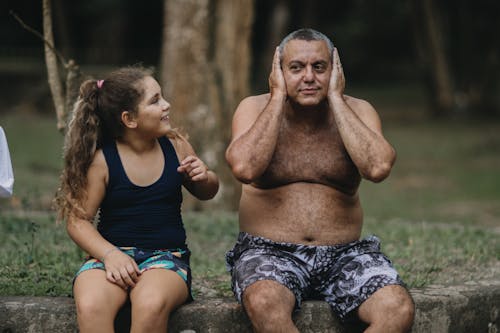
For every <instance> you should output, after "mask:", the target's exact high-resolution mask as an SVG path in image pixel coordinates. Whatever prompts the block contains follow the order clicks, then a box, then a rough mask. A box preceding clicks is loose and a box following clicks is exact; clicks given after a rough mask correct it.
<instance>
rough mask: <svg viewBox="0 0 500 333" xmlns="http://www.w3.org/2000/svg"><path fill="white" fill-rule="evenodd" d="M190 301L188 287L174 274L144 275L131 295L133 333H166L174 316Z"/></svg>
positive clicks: (158, 270) (149, 272)
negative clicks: (172, 315)
mask: <svg viewBox="0 0 500 333" xmlns="http://www.w3.org/2000/svg"><path fill="white" fill-rule="evenodd" d="M187 298H188V287H187V284H186V282H184V280H183V279H182V278H181V277H180V276H179V275H178V274H177V273H175V272H174V271H170V270H167V269H163V268H155V269H150V270H147V271H145V272H143V273H142V274H141V276H140V278H139V282H138V283H137V284H136V286H135V287H134V288H132V289H131V291H130V302H131V303H132V325H131V328H130V332H132V333H139V332H147V333H153V332H162V333H165V332H166V331H167V322H168V317H169V315H170V312H172V310H174V309H175V308H177V307H178V306H179V305H181V304H183V303H184V302H185V301H186V300H187Z"/></svg>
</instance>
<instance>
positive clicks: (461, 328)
mask: <svg viewBox="0 0 500 333" xmlns="http://www.w3.org/2000/svg"><path fill="white" fill-rule="evenodd" d="M411 294H412V296H413V298H414V300H415V304H416V308H417V312H416V318H415V323H414V326H413V330H412V332H414V333H441V332H453V333H462V332H463V333H476V332H485V333H500V316H499V312H500V280H495V281H481V282H475V283H468V284H465V285H461V286H452V287H443V286H431V287H428V288H425V289H412V290H411ZM294 320H295V323H296V324H297V327H298V328H299V330H300V331H301V332H305V333H313V332H314V333H346V332H361V331H362V330H363V326H362V325H359V324H358V325H357V326H356V325H355V326H349V327H344V326H342V325H341V324H340V323H339V321H338V320H337V318H336V317H335V316H334V315H333V314H332V313H331V311H330V309H329V307H328V305H327V304H326V303H324V302H316V301H309V302H305V303H304V306H303V308H302V310H301V311H300V312H299V313H297V314H296V315H295V316H294ZM128 321H129V314H128V313H127V310H124V311H122V312H121V313H120V315H119V316H118V318H117V331H119V332H126V331H127V329H126V326H127V323H128ZM124 326H125V328H124ZM77 331H78V330H77V325H76V317H75V306H74V304H73V300H72V299H71V298H66V297H16V296H14V297H0V333H17V332H33V333H34V332H77ZM169 332H183V333H195V332H209V333H225V332H228V333H229V332H238V333H245V332H251V326H250V322H249V321H248V318H247V317H246V315H245V313H244V311H242V309H241V307H240V306H239V305H238V304H237V303H236V302H235V301H234V300H233V299H205V300H196V301H195V302H193V303H191V304H188V305H185V306H183V307H181V308H180V309H178V310H177V311H176V312H175V313H174V314H173V315H172V318H171V321H170V324H169Z"/></svg>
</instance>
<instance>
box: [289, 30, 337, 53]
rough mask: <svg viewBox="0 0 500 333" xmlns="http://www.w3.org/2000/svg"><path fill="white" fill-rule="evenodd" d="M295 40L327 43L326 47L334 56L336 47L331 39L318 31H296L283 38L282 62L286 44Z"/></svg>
mask: <svg viewBox="0 0 500 333" xmlns="http://www.w3.org/2000/svg"><path fill="white" fill-rule="evenodd" d="M294 39H299V40H305V41H311V40H318V41H325V42H326V45H327V46H328V51H330V54H332V52H333V48H334V46H333V43H332V41H331V40H330V38H328V37H326V36H325V35H324V34H322V33H321V32H319V31H317V30H314V29H310V28H304V29H299V30H295V31H293V32H291V33H289V34H288V35H287V36H286V37H285V38H283V40H282V41H281V43H280V45H279V50H280V57H281V59H280V60H283V49H284V48H285V45H286V43H288V42H289V41H291V40H294Z"/></svg>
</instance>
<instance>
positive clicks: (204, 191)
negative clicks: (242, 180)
mask: <svg viewBox="0 0 500 333" xmlns="http://www.w3.org/2000/svg"><path fill="white" fill-rule="evenodd" d="M174 140H175V142H174V147H175V150H176V152H177V156H178V158H179V161H180V166H179V167H178V168H177V171H178V172H180V173H182V174H183V175H184V182H183V185H184V187H185V188H186V189H187V190H188V191H189V192H190V193H191V194H192V195H194V196H195V197H196V198H198V199H199V200H209V199H212V198H213V197H214V196H215V194H217V191H218V190H219V179H218V177H217V175H216V174H215V173H214V172H213V171H211V170H209V169H208V167H207V166H206V164H205V163H203V161H202V160H201V159H200V158H199V157H198V156H197V155H196V153H195V152H194V149H193V147H192V146H191V144H190V143H189V142H188V141H187V140H186V139H185V138H183V137H182V136H178V137H176V138H175V139H174Z"/></svg>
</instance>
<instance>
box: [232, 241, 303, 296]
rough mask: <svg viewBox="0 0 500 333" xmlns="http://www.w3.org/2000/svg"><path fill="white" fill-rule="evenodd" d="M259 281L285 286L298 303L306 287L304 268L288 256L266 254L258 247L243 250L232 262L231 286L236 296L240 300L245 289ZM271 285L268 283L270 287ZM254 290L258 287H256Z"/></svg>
mask: <svg viewBox="0 0 500 333" xmlns="http://www.w3.org/2000/svg"><path fill="white" fill-rule="evenodd" d="M259 281H273V282H275V283H277V284H279V285H281V286H283V287H285V288H286V289H288V290H289V291H290V292H291V293H292V294H293V295H294V296H295V299H296V301H297V304H298V305H299V304H300V302H301V300H302V295H303V291H304V290H305V289H306V288H307V284H308V277H307V273H306V272H305V270H304V269H303V268H302V267H300V266H299V265H298V264H297V262H295V261H294V260H293V259H291V258H289V257H286V256H278V255H276V254H266V253H263V252H262V251H261V250H260V249H258V250H248V251H245V253H244V254H243V255H241V256H240V258H239V259H238V260H237V261H236V262H235V263H234V267H233V270H232V286H233V291H234V293H235V296H236V298H237V299H238V300H239V301H240V302H242V301H243V299H242V296H243V293H244V292H245V290H246V289H247V288H249V287H250V286H252V285H253V284H256V283H257V282H259ZM260 285H261V286H269V284H260ZM273 285H274V284H270V286H271V287H272V286H273ZM255 290H260V289H259V288H258V287H256V288H255Z"/></svg>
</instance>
